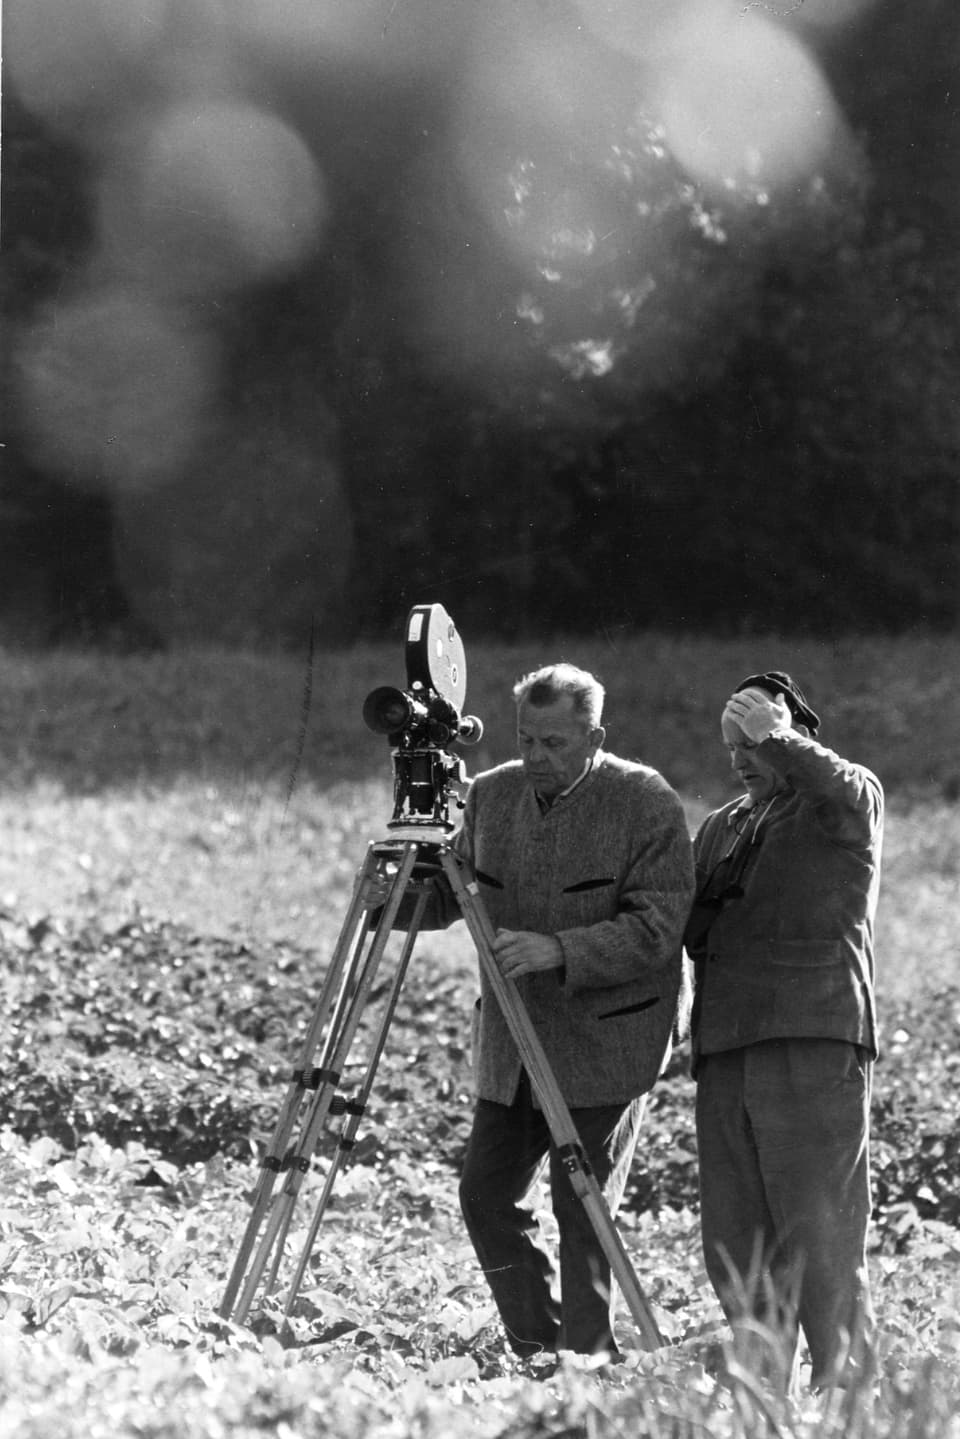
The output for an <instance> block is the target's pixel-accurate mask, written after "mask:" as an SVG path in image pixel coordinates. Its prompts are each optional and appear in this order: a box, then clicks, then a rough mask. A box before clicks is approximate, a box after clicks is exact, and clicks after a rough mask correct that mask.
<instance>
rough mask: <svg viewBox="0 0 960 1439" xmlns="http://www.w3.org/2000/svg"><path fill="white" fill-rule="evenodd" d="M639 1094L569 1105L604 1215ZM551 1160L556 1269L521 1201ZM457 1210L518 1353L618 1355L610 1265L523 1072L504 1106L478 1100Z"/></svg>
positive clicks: (638, 1112)
mask: <svg viewBox="0 0 960 1439" xmlns="http://www.w3.org/2000/svg"><path fill="white" fill-rule="evenodd" d="M645 1106H646V1097H645V1096H644V1097H642V1098H640V1099H635V1100H632V1101H631V1102H630V1103H629V1104H627V1105H623V1104H616V1105H607V1106H604V1107H602V1108H596V1109H594V1108H591V1109H573V1110H571V1111H570V1115H571V1118H572V1120H573V1123H574V1125H575V1127H576V1130H577V1133H578V1135H579V1137H580V1141H581V1144H582V1146H583V1151H584V1153H585V1155H586V1156H587V1159H588V1160H589V1162H590V1165H591V1167H592V1168H593V1171H594V1174H595V1176H596V1179H597V1183H598V1184H599V1185H600V1188H601V1190H602V1192H603V1196H604V1199H605V1201H606V1203H607V1207H608V1208H609V1210H610V1212H611V1214H615V1213H616V1210H617V1208H618V1206H619V1204H620V1200H621V1198H622V1197H623V1191H624V1187H625V1185H626V1182H627V1175H628V1173H629V1171H630V1163H631V1160H632V1159H633V1152H634V1149H635V1148H636V1143H637V1135H638V1132H639V1128H640V1121H641V1119H642V1118H643V1111H644V1108H645ZM545 1162H546V1163H548V1164H549V1174H550V1197H551V1202H552V1206H553V1212H554V1215H555V1216H556V1220H557V1228H558V1232H559V1241H560V1253H559V1284H558V1282H557V1281H558V1276H557V1270H556V1267H555V1264H554V1261H553V1259H552V1257H551V1255H550V1253H549V1250H548V1248H547V1246H546V1244H545V1243H544V1239H543V1235H542V1233H541V1230H540V1225H539V1222H538V1220H537V1218H536V1216H535V1214H534V1212H533V1209H532V1208H531V1207H530V1206H529V1205H528V1204H527V1203H526V1202H525V1201H526V1200H527V1198H528V1195H529V1193H530V1190H531V1189H532V1188H533V1185H534V1184H535V1182H536V1180H537V1179H538V1177H539V1175H540V1173H541V1172H542V1170H543V1167H544V1163H545ZM460 1207H461V1209H462V1210H463V1217H464V1220H465V1221H466V1225H467V1230H468V1233H469V1235H470V1238H471V1240H472V1241H473V1247H474V1249H475V1250H476V1253H477V1258H478V1259H479V1261H480V1265H481V1267H482V1269H483V1272H484V1275H485V1277H486V1280H487V1283H488V1284H489V1285H490V1289H491V1290H492V1292H493V1297H494V1299H495V1301H496V1304H497V1308H498V1309H499V1311H500V1316H501V1318H502V1320H503V1324H504V1327H505V1329H506V1331H507V1338H508V1340H509V1343H510V1345H511V1347H512V1348H513V1349H514V1350H515V1351H516V1353H518V1354H526V1355H529V1354H537V1353H542V1352H544V1351H547V1352H553V1351H555V1350H557V1349H572V1350H574V1351H576V1352H577V1353H580V1354H596V1353H601V1352H608V1353H610V1354H615V1353H616V1352H617V1346H616V1342H615V1340H614V1336H613V1294H612V1290H611V1282H610V1266H609V1264H608V1262H607V1260H606V1257H605V1255H604V1253H603V1250H602V1248H601V1247H600V1244H599V1242H598V1240H597V1237H596V1234H595V1233H594V1230H593V1226H592V1224H591V1223H590V1220H589V1218H588V1217H587V1213H586V1210H585V1208H584V1206H583V1203H582V1201H581V1200H580V1199H578V1198H577V1196H576V1194H575V1193H574V1190H573V1187H572V1185H571V1183H570V1179H569V1177H568V1175H567V1174H566V1171H565V1170H564V1169H563V1167H562V1165H561V1163H560V1161H559V1159H558V1157H557V1152H556V1147H555V1145H554V1144H553V1141H552V1139H551V1136H550V1130H549V1128H548V1126H547V1122H546V1120H545V1118H544V1116H543V1114H542V1112H541V1111H540V1110H539V1109H536V1108H534V1104H533V1098H532V1094H531V1090H530V1082H529V1080H528V1078H527V1076H526V1075H524V1076H523V1078H522V1080H521V1084H520V1088H519V1091H518V1093H517V1097H516V1100H515V1101H514V1103H513V1104H512V1105H510V1106H507V1105H503V1104H492V1103H491V1102H490V1101H488V1100H484V1099H481V1100H479V1101H478V1102H477V1107H476V1111H475V1114H474V1120H473V1130H472V1133H471V1135H470V1141H469V1144H468V1145H467V1153H466V1158H465V1160H464V1166H463V1174H462V1176H461V1180H460Z"/></svg>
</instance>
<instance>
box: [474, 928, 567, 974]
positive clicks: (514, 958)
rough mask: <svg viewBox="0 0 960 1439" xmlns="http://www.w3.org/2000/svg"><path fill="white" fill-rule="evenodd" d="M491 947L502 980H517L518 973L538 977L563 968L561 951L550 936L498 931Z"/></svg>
mask: <svg viewBox="0 0 960 1439" xmlns="http://www.w3.org/2000/svg"><path fill="white" fill-rule="evenodd" d="M491 948H492V950H493V952H494V954H495V955H496V957H497V964H498V965H499V966H500V972H501V973H502V974H503V976H504V977H505V978H506V979H518V978H519V977H520V975H521V974H540V973H542V972H543V971H544V970H547V969H563V964H564V960H563V950H562V949H561V947H560V941H559V939H557V937H556V935H554V934H535V933H533V931H532V930H529V929H519V930H516V929H498V930H497V932H496V934H495V935H494V938H493V942H492V944H491Z"/></svg>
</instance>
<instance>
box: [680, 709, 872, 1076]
mask: <svg viewBox="0 0 960 1439" xmlns="http://www.w3.org/2000/svg"><path fill="white" fill-rule="evenodd" d="M757 755H758V757H759V758H760V759H762V760H763V761H764V763H765V764H768V765H770V766H771V767H772V768H774V769H775V770H776V772H777V774H778V775H779V776H780V778H781V780H782V781H783V782H784V785H785V788H784V789H783V790H781V791H780V792H779V793H778V794H776V795H775V796H774V798H773V800H772V801H770V802H769V803H768V804H767V806H766V807H765V810H766V812H765V813H763V815H762V818H761V817H760V816H759V814H755V816H754V817H755V818H756V819H758V821H759V822H758V827H757V828H756V830H755V831H754V832H751V831H750V829H749V828H746V826H747V824H748V820H749V817H750V813H749V812H750V811H751V809H754V810H755V811H756V810H763V809H764V806H763V805H761V806H759V807H754V806H751V803H750V801H749V799H747V798H744V799H740V800H737V801H734V802H733V803H731V804H729V805H726V806H725V807H724V808H723V809H720V810H717V811H715V812H714V813H713V814H711V815H708V817H707V819H706V820H705V821H704V823H703V825H702V826H701V828H700V830H699V832H698V834H697V836H696V838H695V840H694V853H695V858H696V870H697V904H696V905H695V907H694V915H693V917H692V919H691V924H690V926H689V927H688V930H687V935H686V945H687V949H688V951H689V953H690V956H691V958H692V959H693V961H694V973H695V981H694V1005H693V1015H692V1021H691V1039H692V1050H693V1069H694V1073H695V1072H696V1066H697V1061H698V1059H699V1056H700V1055H702V1054H712V1053H717V1052H719V1051H722V1050H729V1049H738V1048H740V1047H741V1046H743V1045H747V1044H754V1043H756V1042H758V1041H760V1040H765V1039H775V1038H785V1037H791V1038H820V1039H841V1040H848V1041H850V1042H851V1043H853V1044H858V1045H862V1046H863V1047H864V1048H865V1049H866V1050H867V1051H868V1052H869V1053H870V1054H871V1055H872V1056H874V1057H875V1056H876V1054H877V1048H878V1045H877V1020H876V1008H875V999H874V922H875V916H876V908H877V897H878V893H879V885H880V863H881V850H882V842H883V811H884V798H883V790H882V788H881V785H880V781H879V780H878V779H877V777H876V775H874V774H872V773H871V772H870V771H869V770H867V769H864V768H863V767H862V766H860V765H856V764H851V763H850V762H849V761H848V760H844V759H841V757H840V756H839V755H837V754H835V753H834V752H833V751H832V750H829V749H826V748H824V747H823V746H822V745H820V744H819V743H817V741H816V740H813V739H808V738H805V737H803V736H802V735H799V734H797V733H796V732H795V731H792V730H791V731H785V732H783V733H782V734H774V735H771V736H770V737H768V738H767V739H766V740H764V741H762V742H761V743H760V744H759V745H758V746H757ZM740 830H744V831H745V832H744V834H743V837H742V839H741V840H738V831H740ZM731 878H732V879H733V883H732V884H731V883H730V880H731ZM698 916H699V921H698Z"/></svg>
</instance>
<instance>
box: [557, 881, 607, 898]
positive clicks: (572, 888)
mask: <svg viewBox="0 0 960 1439" xmlns="http://www.w3.org/2000/svg"><path fill="white" fill-rule="evenodd" d="M611 884H616V880H615V879H613V878H609V879H579V880H577V882H576V884H568V885H565V886H564V888H563V891H562V893H563V894H583V892H584V891H585V890H588V889H607V888H608V887H609V886H610V885H611Z"/></svg>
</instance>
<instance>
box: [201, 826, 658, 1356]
mask: <svg viewBox="0 0 960 1439" xmlns="http://www.w3.org/2000/svg"><path fill="white" fill-rule="evenodd" d="M448 837H449V836H448V833H447V831H446V830H444V829H443V828H440V827H437V828H432V827H430V826H427V825H419V824H416V825H409V826H398V827H397V828H396V832H395V833H394V834H393V835H391V836H390V837H389V838H388V839H385V840H380V841H374V842H373V843H371V844H370V845H369V846H368V848H367V853H366V857H365V859H364V862H363V865H362V867H361V869H360V870H359V872H358V874H357V878H356V882H355V884H354V889H353V896H352V899H351V902H350V905H349V908H348V910H347V914H346V917H345V920H344V924H343V928H342V929H341V931H340V936H339V938H338V940H337V944H336V948H335V949H334V953H333V958H332V961H331V964H330V968H329V970H328V972H327V975H326V977H325V980H324V984H323V988H322V990H321V993H320V997H319V1000H318V1002H317V1006H316V1009H315V1011H314V1014H313V1016H312V1018H311V1021H310V1024H309V1027H308V1031H307V1035H306V1039H305V1042H304V1045H303V1048H302V1051H301V1054H300V1057H299V1061H298V1064H297V1067H296V1069H294V1071H293V1074H292V1075H291V1078H290V1083H289V1086H288V1089H287V1094H286V1097H285V1099H284V1102H283V1105H282V1107H281V1111H280V1116H279V1119H278V1122H277V1126H276V1130H275V1132H274V1135H273V1138H272V1140H271V1143H270V1147H269V1150H268V1153H267V1155H266V1156H265V1158H264V1160H263V1163H262V1169H261V1173H260V1177H259V1181H258V1183H257V1186H256V1189H255V1191H254V1195H253V1199H252V1203H251V1210H250V1215H249V1218H248V1221H247V1225H246V1229H245V1231H244V1234H243V1238H242V1240H241V1243H240V1247H239V1249H238V1252H237V1255H236V1259H235V1261H234V1264H233V1268H232V1270H231V1273H230V1277H229V1279H228V1281H227V1287H226V1290H225V1292H224V1296H223V1300H222V1302H221V1305H220V1310H219V1312H220V1314H221V1316H222V1317H223V1318H225V1319H230V1318H233V1319H235V1320H236V1321H237V1322H239V1323H244V1322H246V1319H247V1317H248V1315H249V1313H250V1309H251V1307H252V1305H253V1301H254V1298H255V1296H256V1294H257V1291H258V1290H259V1288H260V1286H261V1283H262V1282H263V1279H264V1275H265V1273H266V1274H267V1282H266V1292H267V1293H270V1292H273V1291H274V1289H275V1288H276V1287H277V1280H278V1274H279V1270H280V1264H281V1261H282V1258H283V1251H284V1246H285V1243H286V1239H287V1235H288V1232H289V1229H290V1224H291V1221H292V1218H293V1212H294V1207H295V1205H296V1202H297V1198H298V1195H299V1193H300V1189H301V1186H302V1184H303V1181H304V1178H305V1176H306V1174H307V1172H308V1170H309V1168H310V1163H311V1160H312V1158H313V1155H314V1153H315V1151H316V1149H317V1145H318V1141H319V1140H320V1138H321V1134H322V1132H323V1130H324V1127H325V1126H326V1124H327V1121H328V1119H329V1118H331V1117H332V1116H337V1115H341V1114H342V1115H343V1122H342V1128H341V1132H340V1136H339V1139H338V1141H337V1147H336V1149H335V1151H334V1153H333V1154H332V1156H331V1157H330V1160H329V1164H328V1168H327V1172H326V1176H325V1179H324V1184H323V1189H322V1192H321V1194H320V1198H319V1200H318V1203H317V1206H316V1210H315V1212H314V1215H313V1218H312V1220H311V1223H310V1226H309V1230H308V1234H307V1239H306V1242H305V1243H304V1245H303V1247H302V1250H301V1254H300V1258H299V1260H298V1262H297V1265H296V1269H295V1272H294V1276H293V1279H292V1282H291V1283H290V1285H289V1287H288V1290H287V1298H286V1308H285V1312H286V1313H287V1314H290V1313H291V1312H292V1309H293V1305H294V1303H295V1301H296V1298H297V1295H298V1293H299V1291H300V1288H301V1285H302V1283H303V1278H304V1274H305V1272H306V1268H307V1264H308V1263H309V1259H310V1254H311V1251H312V1248H313V1245H314V1242H315V1240H316V1237H317V1233H318V1231H319V1228H320V1225H321V1223H322V1221H323V1216H324V1213H325V1211H326V1208H327V1205H328V1202H329V1199H330V1196H331V1194H332V1192H333V1187H334V1182H335V1179H336V1175H337V1172H338V1170H339V1167H340V1165H341V1163H342V1161H343V1159H344V1158H345V1157H346V1156H347V1155H348V1154H349V1151H350V1149H351V1148H352V1147H353V1144H354V1141H355V1137H356V1133H357V1129H358V1127H359V1123H360V1120H361V1118H362V1115H363V1113H364V1110H365V1108H366V1104H367V1101H368V1099H369V1096H370V1092H371V1090H372V1088H373V1082H374V1078H375V1075H376V1070H377V1065H378V1063H379V1061H380V1057H381V1055H382V1053H383V1049H384V1045H385V1043H386V1039H387V1033H388V1031H389V1028H390V1024H391V1021H392V1019H393V1016H394V1013H395V1012H396V1007H397V1002H398V1000H399V997H400V991H401V989H402V986H403V981H404V977H405V975H406V971H407V966H408V964H409V961H410V956H411V954H412V952H413V946H414V943H415V940H416V937H417V934H418V931H419V929H420V925H421V923H422V920H423V915H424V910H425V907H426V903H427V899H428V897H429V891H430V886H431V884H432V881H433V879H434V878H435V877H436V876H437V875H438V874H443V875H444V876H445V877H446V879H447V881H448V883H449V885H450V888H451V889H452V891H453V894H454V895H455V897H456V899H457V902H458V904H459V906H460V911H461V914H462V916H463V918H464V920H465V921H466V924H467V928H468V929H469V931H470V936H471V938H472V940H473V942H474V944H475V945H476V949H477V955H478V958H479V961H480V965H481V967H482V969H483V972H484V974H485V975H486V977H487V979H488V980H489V982H490V985H491V987H492V989H493V992H494V994H495V995H496V998H497V1002H498V1003H499V1005H500V1008H501V1010H502V1011H503V1015H504V1018H505V1020H506V1022H507V1026H508V1028H509V1030H510V1033H511V1035H512V1036H513V1040H514V1043H515V1044H516V1046H517V1049H518V1051H519V1053H520V1057H521V1059H522V1061H523V1064H524V1066H525V1068H526V1071H527V1073H528V1075H529V1076H530V1083H531V1087H532V1089H533V1092H534V1094H535V1095H536V1096H537V1099H538V1100H539V1102H540V1106H541V1108H542V1110H543V1112H544V1116H545V1118H546V1121H547V1125H548V1127H549V1129H550V1134H551V1137H552V1138H553V1141H554V1143H555V1144H556V1146H557V1149H558V1151H559V1153H560V1157H561V1160H562V1162H563V1165H564V1168H565V1169H566V1172H567V1174H568V1176H569V1178H570V1182H571V1185H572V1187H573V1190H574V1193H575V1194H576V1195H577V1197H578V1199H579V1200H580V1202H581V1203H582V1204H583V1206H584V1209H585V1211H586V1213H587V1216H588V1218H589V1220H590V1223H591V1225H592V1227H593V1230H594V1232H595V1234H596V1236H597V1239H598V1242H599V1243H600V1246H601V1248H602V1249H603V1252H604V1255H605V1256H606V1258H607V1260H608V1262H609V1264H610V1269H611V1272H612V1274H613V1276H614V1278H615V1279H616V1281H617V1283H618V1284H619V1286H620V1289H621V1292H622V1294H623V1296H624V1299H625V1300H626V1303H627V1306H628V1308H629V1310H630V1313H631V1315H632V1317H633V1319H634V1321H635V1323H636V1325H637V1328H638V1330H639V1333H640V1340H641V1346H642V1347H643V1348H644V1349H656V1348H659V1347H660V1346H661V1345H662V1344H663V1343H664V1342H665V1341H664V1340H663V1338H662V1336H661V1334H660V1332H659V1329H658V1328H657V1324H656V1320H655V1319H654V1316H653V1312H652V1310H651V1308H650V1305H649V1303H648V1301H647V1298H646V1296H645V1294H644V1292H643V1290H642V1289H641V1287H640V1283H639V1280H638V1279H637V1277H636V1274H635V1273H634V1270H633V1267H632V1265H631V1263H630V1259H629V1256H628V1254H627V1252H626V1250H625V1248H624V1246H623V1241H622V1240H621V1238H620V1235H619V1233H618V1231H617V1228H616V1226H615V1224H614V1222H613V1219H612V1217H611V1215H610V1211H609V1209H608V1208H607V1205H606V1202H605V1201H604V1198H603V1194H602V1192H601V1189H600V1186H599V1184H598V1183H597V1179H596V1176H595V1175H594V1173H593V1171H592V1169H591V1167H590V1164H589V1161H588V1160H587V1157H586V1155H585V1154H584V1152H583V1147H582V1145H581V1143H580V1139H579V1136H578V1134H577V1131H576V1129H575V1127H574V1124H573V1120H572V1119H571V1117H570V1111H569V1109H568V1108H567V1105H566V1103H565V1101H564V1099H563V1096H562V1095H561V1093H560V1090H559V1089H558V1087H557V1083H556V1080H555V1078H554V1076H553V1073H552V1071H551V1069H550V1066H549V1063H548V1061H547V1058H546V1055H545V1054H544V1051H543V1047H542V1045H541V1043H540V1040H539V1038H538V1036H537V1033H536V1031H535V1029H534V1028H533V1024H532V1022H531V1020H530V1017H529V1015H528V1014H527V1011H526V1009H525V1008H524V1005H523V1002H522V1000H521V999H520V996H519V994H518V992H517V989H516V986H515V985H514V984H513V982H512V981H510V980H508V979H506V978H504V976H503V974H502V973H501V971H500V968H499V965H498V964H497V961H496V957H495V955H494V952H493V949H492V940H493V938H494V931H493V927H492V925H491V922H490V918H489V916H488V914H487V912H486V910H485V909H484V906H483V902H482V900H481V899H480V896H479V893H478V890H477V885H476V881H475V880H474V879H473V878H472V876H470V874H469V872H468V871H467V869H466V868H465V866H464V865H463V863H462V861H461V860H460V859H459V858H458V856H457V855H456V854H455V852H454V851H453V849H452V848H450V846H449V844H448V843H447V840H448ZM384 896H385V897H384ZM407 896H410V897H411V898H412V900H413V910H412V916H411V918H410V920H409V926H408V927H406V919H407V907H405V908H404V923H405V927H406V934H405V938H404V943H403V948H402V952H401V954H400V957H399V959H398V961H397V964H396V968H395V971H394V976H393V980H392V983H391V986H390V990H389V994H388V997H387V1000H386V1004H385V1007H384V1010H383V1013H382V1016H381V1018H380V1021H379V1025H378V1028H377V1031H376V1033H375V1035H374V1038H373V1042H372V1045H371V1048H370V1051H369V1054H368V1059H367V1066H366V1072H365V1074H364V1078H363V1080H362V1083H361V1085H360V1088H359V1090H358V1091H357V1093H356V1094H355V1095H354V1096H353V1097H351V1098H349V1099H348V1098H346V1097H344V1096H343V1095H341V1094H340V1093H339V1086H340V1080H341V1074H342V1071H343V1067H344V1064H345V1062H346V1060H347V1057H348V1055H349V1052H350V1049H351V1046H352V1045H353V1041H354V1037H355V1035H356V1032H357V1028H358V1026H359V1024H360V1020H361V1018H362V1016H363V1012H364V1009H365V1007H366V1005H367V1002H368V1000H369V996H370V992H371V989H372V987H373V982H374V979H375V977H376V975H377V972H378V970H379V967H380V962H381V960H382V958H383V955H384V951H385V949H386V946H387V941H388V939H389V937H390V934H391V931H392V929H393V927H394V924H395V922H396V920H397V918H398V916H399V914H400V909H401V905H402V904H403V902H404V899H405V898H406V897H407ZM281 1176H283V1182H282V1186H281V1188H280V1190H279V1193H277V1194H276V1195H275V1194H274V1189H275V1188H276V1185H277V1183H278V1181H279V1180H280V1178H281ZM268 1267H269V1272H268Z"/></svg>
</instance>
